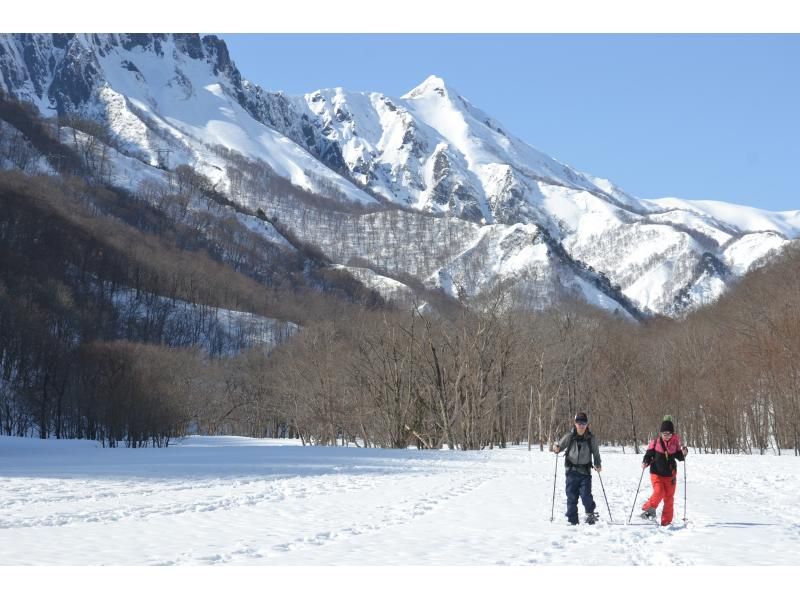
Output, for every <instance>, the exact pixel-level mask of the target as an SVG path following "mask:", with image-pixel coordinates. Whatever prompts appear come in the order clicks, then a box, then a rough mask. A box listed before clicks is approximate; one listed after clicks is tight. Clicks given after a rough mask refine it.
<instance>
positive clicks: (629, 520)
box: [628, 467, 644, 523]
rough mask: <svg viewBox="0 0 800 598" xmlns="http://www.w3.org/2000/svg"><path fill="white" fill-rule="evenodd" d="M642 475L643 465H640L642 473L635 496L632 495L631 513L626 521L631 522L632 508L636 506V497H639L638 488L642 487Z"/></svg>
mask: <svg viewBox="0 0 800 598" xmlns="http://www.w3.org/2000/svg"><path fill="white" fill-rule="evenodd" d="M643 477H644V467H642V475H640V476H639V485H638V486H636V496H634V497H633V505H632V506H631V514H630V515H629V516H628V523H630V522H631V518H632V517H633V508H634V507H635V506H636V499H637V498H639V488H641V487H642V478H643Z"/></svg>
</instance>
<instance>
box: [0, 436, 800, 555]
mask: <svg viewBox="0 0 800 598" xmlns="http://www.w3.org/2000/svg"><path fill="white" fill-rule="evenodd" d="M601 453H602V455H603V458H604V463H603V465H604V469H603V471H604V473H603V484H604V486H605V491H606V493H607V495H608V501H609V504H610V507H611V514H612V516H613V519H614V522H615V523H624V522H625V521H627V518H628V515H629V513H630V510H631V506H632V504H633V499H634V495H635V492H636V484H637V481H638V479H639V476H640V475H641V468H640V466H639V463H640V460H641V455H635V454H632V453H631V452H630V451H628V453H625V454H623V453H622V452H621V450H620V449H616V448H613V449H612V448H607V447H605V448H602V449H601ZM554 465H555V457H554V456H553V455H552V454H551V453H540V452H539V451H538V449H536V448H535V449H534V451H532V452H531V453H528V452H527V450H525V447H512V448H510V449H506V450H497V449H495V450H491V451H490V450H486V451H481V452H468V453H462V452H458V451H453V452H451V451H414V450H408V451H401V450H377V449H358V448H354V447H302V446H297V445H291V444H286V443H285V442H284V443H281V442H276V441H264V440H252V439H242V438H230V437H227V438H226V437H218V438H200V437H190V438H188V439H186V440H184V441H183V442H181V443H179V444H176V445H174V446H171V447H170V448H168V449H137V450H130V449H101V448H98V447H97V446H96V444H95V443H92V442H88V441H58V440H47V441H40V440H33V439H12V438H7V437H0V564H2V565H30V564H37V565H173V564H177V565H186V564H195V565H197V564H236V565H306V566H307V565H348V566H363V565H391V566H396V565H402V566H409V565H411V566H415V565H439V566H442V565H448V566H449V565H567V566H575V565H651V566H652V565H656V566H659V565H661V566H663V565H791V566H797V565H798V564H800V552H798V551H797V550H796V546H797V542H798V540H800V524H798V523H797V522H796V517H794V516H793V510H792V509H791V505H792V502H791V501H792V500H793V499H794V498H795V497H796V496H797V493H798V489H800V481H798V480H800V475H798V474H800V459H795V458H793V457H792V456H790V455H784V456H781V457H778V456H755V455H753V456H749V455H697V454H694V453H690V455H689V457H688V459H687V462H686V467H687V472H688V475H689V478H688V479H689V485H688V513H687V514H688V518H689V523H688V525H684V524H683V522H682V521H681V519H682V517H683V496H684V494H683V492H684V488H683V481H682V480H683V466H682V465H681V469H680V475H679V486H678V490H677V492H676V497H675V521H674V522H673V525H671V526H669V527H666V528H661V527H659V526H657V525H655V524H648V523H646V522H642V521H641V520H639V519H638V518H637V513H636V511H638V507H639V505H641V503H643V502H644V500H645V499H646V498H647V496H648V495H649V490H650V486H649V479H648V474H647V472H645V475H644V478H643V480H642V486H641V490H640V492H639V495H638V497H637V500H636V502H637V506H636V509H634V520H633V521H632V523H633V524H637V525H611V524H610V522H609V521H608V510H607V508H606V503H605V501H604V499H603V492H602V489H601V486H600V483H599V479H598V477H597V474H595V475H594V478H593V492H594V498H595V501H596V503H597V505H598V511H599V513H600V515H601V521H600V522H599V523H598V524H597V525H595V526H588V525H585V524H582V525H579V526H577V527H572V526H569V525H567V523H566V520H565V518H564V516H563V514H564V511H565V498H564V473H563V463H562V462H561V460H559V473H558V480H557V482H556V501H555V520H554V522H553V523H551V522H550V513H551V504H552V503H551V501H552V497H553V472H554ZM579 510H580V512H581V515H582V513H583V509H582V507H579Z"/></svg>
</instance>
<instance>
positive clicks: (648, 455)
mask: <svg viewBox="0 0 800 598" xmlns="http://www.w3.org/2000/svg"><path fill="white" fill-rule="evenodd" d="M688 452H689V451H688V449H687V448H686V447H685V446H681V439H680V437H679V436H678V435H677V434H676V433H675V426H674V424H673V423H672V416H670V415H667V416H665V417H664V420H663V421H662V422H661V429H660V430H659V433H658V436H657V437H656V438H654V439H652V440H651V441H650V444H648V445H647V452H645V454H644V459H642V469H644V468H645V467H647V466H648V465H649V466H650V482H651V483H652V484H653V494H652V495H651V496H650V498H648V499H647V502H645V503H644V504H643V505H642V517H643V518H644V519H655V518H656V508H657V507H658V505H659V504H660V503H661V501H662V500H663V501H664V509H663V510H662V511H661V525H669V524H670V523H672V510H673V500H674V498H675V488H676V486H677V482H678V461H683V460H684V459H685V458H686V454H687V453H688Z"/></svg>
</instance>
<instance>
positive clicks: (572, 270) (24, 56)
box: [0, 34, 800, 317]
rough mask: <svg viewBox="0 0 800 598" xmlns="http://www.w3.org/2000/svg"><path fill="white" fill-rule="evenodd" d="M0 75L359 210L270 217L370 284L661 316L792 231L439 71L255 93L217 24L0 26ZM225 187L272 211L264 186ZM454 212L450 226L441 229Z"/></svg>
mask: <svg viewBox="0 0 800 598" xmlns="http://www.w3.org/2000/svg"><path fill="white" fill-rule="evenodd" d="M0 89H3V90H4V91H6V92H7V93H9V94H10V95H12V96H14V97H17V98H21V99H25V100H28V101H30V102H32V103H34V104H35V105H36V106H37V107H39V109H40V110H41V111H42V112H43V113H44V114H51V115H52V114H56V113H61V114H63V113H68V112H76V113H78V114H80V115H82V116H84V117H88V118H92V119H97V120H102V121H103V122H105V123H107V124H108V126H109V128H110V130H111V131H112V132H113V134H114V135H115V137H116V140H117V147H119V148H121V149H122V151H124V152H125V153H127V154H128V155H129V156H131V157H133V158H136V159H137V160H138V161H139V162H138V163H139V164H141V168H143V169H151V168H154V167H155V166H157V165H159V164H161V165H162V166H163V162H164V156H168V158H167V162H168V164H167V165H168V166H170V167H175V166H176V165H178V164H182V163H186V164H189V165H191V166H193V167H194V168H196V169H197V170H199V171H200V172H202V173H203V174H205V175H206V176H208V177H209V178H210V179H211V180H212V181H213V182H214V183H215V185H216V186H217V187H216V188H217V189H219V190H221V191H223V192H226V191H227V192H230V191H232V185H234V181H233V180H232V176H231V172H232V170H231V161H230V159H229V156H226V154H225V151H221V150H220V146H221V147H222V148H225V150H233V151H234V152H236V153H238V154H241V155H244V156H246V157H247V158H248V159H250V160H256V161H260V162H261V163H264V164H265V165H267V167H268V169H269V170H270V171H271V172H272V173H274V174H275V175H277V176H280V177H283V178H285V179H287V180H288V181H290V182H291V183H292V184H293V185H295V186H298V187H301V188H304V189H306V190H308V191H311V192H314V193H317V194H319V195H324V196H327V197H332V198H334V199H336V200H338V201H339V202H342V201H346V202H352V203H354V204H358V205H359V206H360V207H361V210H362V212H363V211H364V210H367V211H375V212H376V213H378V215H376V214H371V215H370V214H367V215H363V214H362V215H360V216H355V215H353V216H348V218H349V219H350V220H351V221H352V222H351V223H350V225H349V226H348V227H345V229H346V231H349V232H345V233H343V232H342V230H334V228H333V227H332V226H328V225H327V224H325V223H326V222H327V220H326V218H325V215H324V214H322V215H320V216H319V218H318V222H321V223H323V225H320V226H317V227H306V226H305V220H303V226H300V220H299V219H300V216H297V217H293V216H292V214H285V213H280V214H278V213H274V214H273V215H278V216H279V217H280V218H281V220H282V221H283V222H284V223H287V224H288V225H290V226H292V227H293V230H294V232H295V233H296V234H298V235H299V236H300V237H301V238H303V239H304V240H308V241H313V242H315V243H317V244H318V245H319V246H320V247H321V248H322V249H323V251H325V252H326V253H327V254H328V255H329V256H330V257H331V258H332V259H334V260H335V261H338V262H339V263H340V264H342V265H343V266H345V265H346V264H347V263H348V260H352V259H353V258H360V259H361V260H362V261H365V262H367V263H368V264H374V265H376V266H380V272H377V271H373V272H371V273H369V272H365V271H364V268H363V264H362V265H360V266H359V268H351V270H352V271H353V272H354V273H358V276H359V279H361V280H363V281H365V283H367V284H371V283H370V281H375V285H376V288H379V289H380V288H383V289H386V288H389V287H392V285H391V284H388V286H387V278H388V279H391V277H392V273H396V274H399V273H404V274H412V275H413V276H415V277H417V278H418V280H420V281H423V283H424V284H425V285H427V286H430V287H440V288H443V289H445V290H446V291H447V292H449V293H450V294H452V295H454V296H461V295H463V294H466V295H467V296H471V295H474V294H477V293H479V292H481V291H483V290H487V289H489V288H491V287H493V286H494V285H495V284H497V283H498V282H501V281H507V280H509V279H513V280H514V281H515V284H516V285H517V286H518V287H519V289H520V290H522V291H523V292H525V293H533V292H534V289H536V291H535V292H541V291H542V289H546V290H547V292H548V293H550V294H552V293H558V292H567V293H575V294H578V295H580V296H583V297H584V298H585V299H587V300H588V301H590V302H592V303H595V304H598V305H601V306H603V307H606V308H608V309H621V310H622V311H625V312H628V313H630V314H632V315H634V316H637V317H638V316H639V315H641V314H643V313H647V312H656V313H665V314H677V313H680V312H681V311H683V310H685V309H687V308H690V307H692V306H696V305H699V304H702V303H705V302H708V301H713V300H714V299H716V298H717V297H719V295H720V294H721V293H723V292H724V290H725V289H726V288H727V285H728V284H729V283H730V282H731V281H732V280H734V279H735V278H737V277H738V276H741V275H742V274H743V273H745V272H746V271H747V269H748V268H749V267H750V266H751V265H752V264H754V263H755V262H757V261H758V260H759V259H760V258H762V257H763V256H765V255H766V254H767V253H768V252H769V251H771V250H773V249H779V248H780V247H781V246H782V245H784V244H785V243H787V242H788V241H789V240H790V239H792V238H794V237H797V236H798V235H800V211H795V212H782V213H774V212H765V211H763V210H756V209H753V208H746V207H740V206H734V205H732V204H725V203H721V202H692V201H684V200H678V199H659V200H642V199H637V198H635V197H632V196H631V195H629V194H627V193H625V192H624V191H623V190H621V189H619V188H618V187H617V186H615V185H614V184H612V183H611V182H609V181H607V180H604V179H601V178H596V177H592V176H590V175H587V174H584V173H580V172H578V171H576V170H574V169H572V168H570V167H569V166H567V165H565V164H562V163H560V162H558V161H556V160H554V159H553V158H551V157H549V156H547V155H545V154H543V153H542V152H539V151H538V150H536V149H534V148H533V147H531V146H529V145H528V144H526V143H525V142H523V141H521V140H519V139H517V138H515V137H514V136H513V135H512V134H511V133H510V132H509V131H508V130H507V129H506V128H505V127H504V126H502V125H501V124H500V123H498V122H497V121H495V120H494V119H492V118H491V117H490V116H488V115H486V114H485V113H483V112H482V111H481V110H479V109H478V108H476V107H475V106H473V105H472V104H470V103H469V101H468V100H466V99H465V98H463V97H462V96H461V95H459V94H458V92H457V91H455V90H454V89H452V88H451V87H449V86H448V85H447V84H446V83H445V82H444V81H443V80H442V79H440V78H438V77H433V76H432V77H429V78H428V79H426V80H425V81H424V82H422V83H421V84H420V85H419V86H417V87H415V88H414V89H413V90H411V91H409V92H408V93H407V94H405V95H404V96H402V97H400V98H390V97H388V96H386V95H385V94H382V93H378V92H372V93H367V92H349V91H346V90H343V89H341V88H336V89H328V90H319V91H316V92H313V93H309V94H306V95H305V96H303V97H288V96H285V95H283V94H280V93H271V92H268V91H265V90H264V89H262V88H261V87H259V86H258V85H255V84H253V83H251V82H249V81H247V80H245V79H244V78H243V77H242V75H241V73H240V72H239V71H238V69H237V68H236V66H235V64H234V63H233V61H232V60H231V58H230V56H229V55H228V51H227V48H226V46H225V44H224V42H222V41H221V40H219V39H218V38H216V37H215V36H205V37H200V36H198V35H190V34H172V35H167V34H153V35H145V34H136V35H123V34H108V35H96V34H79V35H67V34H54V35H42V34H30V35H3V36H0ZM165 150H169V154H166V153H165ZM130 180H132V178H131V179H130ZM239 201H242V202H245V203H247V204H248V207H250V208H253V209H255V208H262V209H264V211H265V212H267V213H268V214H270V213H271V212H270V210H274V209H275V208H274V206H272V205H271V204H270V203H269V202H268V201H267V200H266V199H265V198H263V197H248V198H244V199H240V200H239ZM393 205H394V206H397V208H402V209H403V210H404V214H406V215H405V216H403V218H402V221H403V223H404V227H405V228H403V229H397V228H396V227H395V228H394V229H391V227H392V224H391V218H389V217H386V216H380V213H384V214H385V213H386V211H387V209H390V208H391V207H392V206H393ZM409 210H411V211H410V212H409ZM390 211H391V210H390ZM323 212H324V210H323ZM293 218H294V219H293ZM431 221H438V222H439V223H438V224H437V223H435V222H434V223H431ZM445 223H451V224H452V225H453V226H452V227H451V226H450V225H449V224H445ZM380 226H387V227H389V228H390V229H391V230H388V229H379V230H382V231H383V232H382V233H381V235H378V236H380V237H381V238H384V237H385V238H387V239H389V238H390V237H391V241H392V243H393V244H395V245H396V244H398V243H399V244H401V246H404V247H406V248H407V251H406V252H402V253H403V255H401V256H399V257H396V259H394V260H392V259H391V258H390V256H389V253H391V252H388V251H387V247H385V246H381V244H380V243H377V244H376V243H374V242H372V243H367V242H365V239H366V238H367V237H369V236H371V237H374V236H375V233H374V231H375V227H380ZM365 227H370V228H369V231H372V232H371V233H369V234H368V231H367V228H365ZM453 227H454V228H455V229H457V230H458V231H459V235H457V236H456V237H457V238H455V237H452V236H451V237H450V238H448V239H445V238H444V237H442V236H441V235H444V234H445V233H444V232H443V231H444V229H445V228H447V229H448V230H449V231H451V232H452V228H453ZM428 233H430V234H431V235H432V236H430V237H426V235H427V234H428ZM420 239H428V242H427V244H426V245H423V246H421V245H420V243H419V240H420ZM442 244H445V245H448V247H447V248H445V249H441V248H439V249H437V248H436V247H439V246H440V245H442ZM393 255H396V256H397V255H398V254H397V251H396V250H395V251H394V253H393ZM401 262H402V263H401ZM398 278H402V277H399V276H398ZM394 288H395V289H396V288H397V287H394Z"/></svg>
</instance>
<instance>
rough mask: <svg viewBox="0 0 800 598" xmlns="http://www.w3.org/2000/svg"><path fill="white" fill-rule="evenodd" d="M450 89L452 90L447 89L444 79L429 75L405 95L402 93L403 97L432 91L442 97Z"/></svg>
mask: <svg viewBox="0 0 800 598" xmlns="http://www.w3.org/2000/svg"><path fill="white" fill-rule="evenodd" d="M451 91H452V90H449V89H448V88H447V85H445V82H444V79H442V78H441V77H437V76H436V75H431V76H429V77H428V78H427V79H425V80H424V81H423V82H422V83H420V84H419V85H417V86H416V87H415V88H414V89H412V90H411V91H409V92H408V93H407V94H406V95H404V96H403V99H411V98H418V97H421V96H427V95H430V94H434V93H435V94H437V95H440V96H442V97H443V98H444V97H447V96H448V95H449V94H450V92H451Z"/></svg>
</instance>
